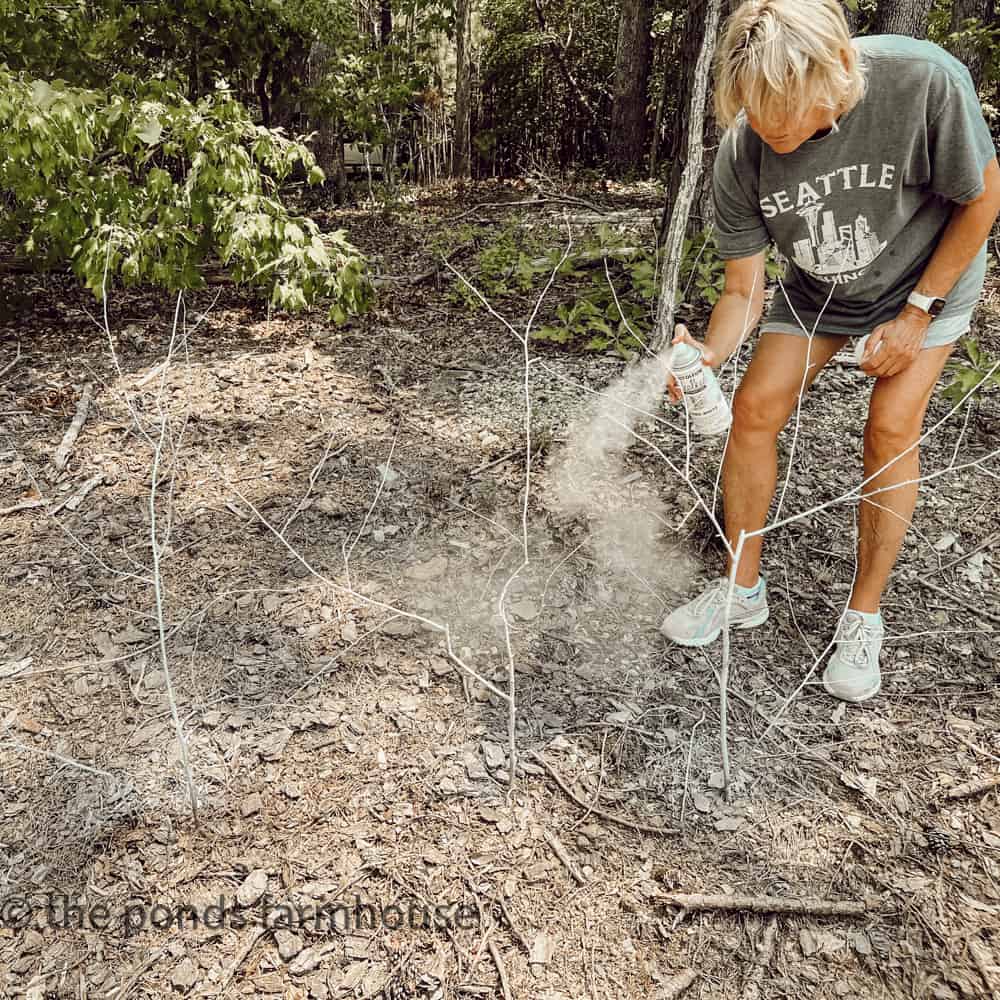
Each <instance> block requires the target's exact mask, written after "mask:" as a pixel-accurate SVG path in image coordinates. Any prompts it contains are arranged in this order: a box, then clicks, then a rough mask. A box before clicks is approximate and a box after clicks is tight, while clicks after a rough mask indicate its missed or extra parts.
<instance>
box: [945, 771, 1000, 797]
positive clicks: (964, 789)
mask: <svg viewBox="0 0 1000 1000" xmlns="http://www.w3.org/2000/svg"><path fill="white" fill-rule="evenodd" d="M994 788H1000V774H995V775H993V777H992V778H977V779H976V780H975V781H967V782H966V783H965V784H964V785H956V786H955V787H954V788H951V789H949V790H948V791H947V792H946V793H945V796H944V797H945V798H946V799H948V801H949V802H954V801H955V800H956V799H968V798H971V797H972V796H973V795H981V794H982V793H983V792H991V791H993V789H994Z"/></svg>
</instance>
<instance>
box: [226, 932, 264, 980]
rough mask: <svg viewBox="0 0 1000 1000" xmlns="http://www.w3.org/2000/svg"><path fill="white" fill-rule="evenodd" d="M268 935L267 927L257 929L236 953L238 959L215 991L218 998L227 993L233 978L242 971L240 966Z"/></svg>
mask: <svg viewBox="0 0 1000 1000" xmlns="http://www.w3.org/2000/svg"><path fill="white" fill-rule="evenodd" d="M266 933H267V928H266V927H256V928H254V932H253V933H252V934H251V935H250V938H249V940H248V941H247V942H246V944H245V945H243V947H242V948H240V950H239V951H238V952H237V953H236V958H234V959H233V964H232V965H230V966H229V969H228V970H227V971H226V974H225V976H223V978H222V982H221V983H219V988H218V989H217V990H216V991H215V995H216V996H217V997H221V996H222V995H223V993H225V992H226V989H227V987H228V986H229V984H230V983H231V982H232V981H233V977H234V976H235V975H236V973H237V972H239V971H240V966H241V965H243V963H244V962H245V961H246V960H247V955H249V954H250V952H251V951H253V948H254V945H255V944H257V942H258V941H259V940H260V939H261V938H262V937H263V936H264V935H265V934H266Z"/></svg>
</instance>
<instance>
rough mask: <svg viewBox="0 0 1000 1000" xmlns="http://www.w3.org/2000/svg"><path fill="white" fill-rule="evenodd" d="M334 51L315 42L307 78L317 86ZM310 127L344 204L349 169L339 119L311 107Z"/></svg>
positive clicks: (317, 151)
mask: <svg viewBox="0 0 1000 1000" xmlns="http://www.w3.org/2000/svg"><path fill="white" fill-rule="evenodd" d="M332 56H333V52H332V50H331V49H330V47H329V46H328V45H326V44H325V43H324V42H313V45H312V50H311V51H310V53H309V61H308V64H307V74H308V75H307V80H308V83H309V85H310V86H313V87H314V86H316V84H318V83H319V81H320V80H322V78H323V77H324V76H325V75H326V73H327V72H328V70H329V67H330V60H331V58H332ZM309 131H310V132H315V134H316V138H315V139H314V140H313V143H312V151H313V155H314V156H315V157H316V164H317V166H318V167H319V168H320V169H321V170H322V171H323V173H325V174H326V179H327V183H328V184H329V183H331V182H332V184H333V192H334V201H335V202H336V203H337V204H338V205H342V204H343V203H344V200H345V198H346V195H347V170H346V168H345V166H344V141H343V138H342V136H341V134H340V127H339V123H338V122H336V121H334V120H333V119H332V118H330V117H329V116H328V115H326V114H323V113H322V112H320V111H317V110H316V109H315V108H312V109H310V114H309Z"/></svg>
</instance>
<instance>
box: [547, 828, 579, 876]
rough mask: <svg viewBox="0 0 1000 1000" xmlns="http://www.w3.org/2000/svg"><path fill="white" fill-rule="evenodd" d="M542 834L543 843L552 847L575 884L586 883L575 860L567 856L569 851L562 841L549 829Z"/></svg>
mask: <svg viewBox="0 0 1000 1000" xmlns="http://www.w3.org/2000/svg"><path fill="white" fill-rule="evenodd" d="M542 836H543V837H544V838H545V843H546V844H548V845H549V847H551V848H552V853H553V854H554V855H555V856H556V857H557V858H558V859H559V860H560V861H561V862H562V863H563V865H564V866H565V868H566V871H568V872H569V873H570V875H572V876H573V881H574V882H576V884H577V885H586V884H587V879H586V878H585V877H584V874H583V872H581V871H580V869H579V868H577V866H576V862H575V861H574V860H573V859H572V858H571V857H570V856H569V852H568V851H567V850H566V847H565V845H564V844H563V842H562V841H561V840H560V839H559V838H558V837H557V836H556V835H555V834H554V833H551V832H550V831H548V830H546V831H545V832H544V833H543V834H542Z"/></svg>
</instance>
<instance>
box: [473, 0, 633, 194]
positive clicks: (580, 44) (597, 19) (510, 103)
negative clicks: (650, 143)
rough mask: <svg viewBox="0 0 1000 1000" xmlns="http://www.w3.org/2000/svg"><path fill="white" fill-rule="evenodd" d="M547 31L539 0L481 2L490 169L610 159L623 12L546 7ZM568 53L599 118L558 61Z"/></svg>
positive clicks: (555, 1)
mask: <svg viewBox="0 0 1000 1000" xmlns="http://www.w3.org/2000/svg"><path fill="white" fill-rule="evenodd" d="M542 6H543V9H544V13H545V18H546V22H547V28H548V32H547V33H543V32H542V30H541V28H540V26H539V22H538V15H537V12H536V6H535V0H483V2H482V4H481V5H480V17H481V19H482V25H483V27H484V29H486V31H488V32H489V38H490V41H489V44H488V45H486V46H485V47H484V49H483V52H482V55H481V61H480V87H481V90H482V113H481V116H480V120H479V123H478V128H479V129H481V130H482V131H484V132H488V133H489V139H490V141H489V145H488V155H489V158H490V161H491V162H492V166H493V168H495V169H499V170H500V171H501V172H504V173H508V174H509V173H520V172H523V171H524V170H525V169H526V167H527V166H528V165H529V164H531V163H532V162H541V163H544V164H551V163H553V162H557V163H559V164H560V165H562V166H569V165H570V162H571V161H576V163H577V164H579V163H580V162H589V163H593V162H596V161H598V160H599V159H601V158H602V157H603V155H604V152H605V143H606V133H607V126H608V124H609V122H610V108H611V92H610V86H609V84H610V81H611V80H612V79H613V77H614V67H615V46H616V42H617V38H618V19H619V12H620V8H619V7H618V5H616V4H607V3H604V4H602V3H597V2H594V0H584V2H580V0H545V2H544V4H543V5H542ZM552 42H554V43H555V45H556V46H557V47H558V48H560V49H562V57H563V60H564V61H565V63H566V64H567V65H568V66H570V67H572V74H573V79H574V81H575V83H576V85H577V87H578V88H579V90H580V92H581V93H582V94H583V96H584V98H585V100H586V101H587V104H588V105H589V106H590V108H591V109H592V111H593V114H592V115H589V116H588V115H587V114H586V113H585V112H583V111H582V110H581V108H580V105H579V102H578V100H577V97H576V95H575V94H574V93H573V90H572V88H571V87H570V86H569V84H568V83H567V81H566V80H565V78H564V76H563V74H562V73H560V72H559V70H558V68H557V65H556V63H555V62H554V60H553V57H552V54H551V51H550V48H549V46H550V43H552Z"/></svg>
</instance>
